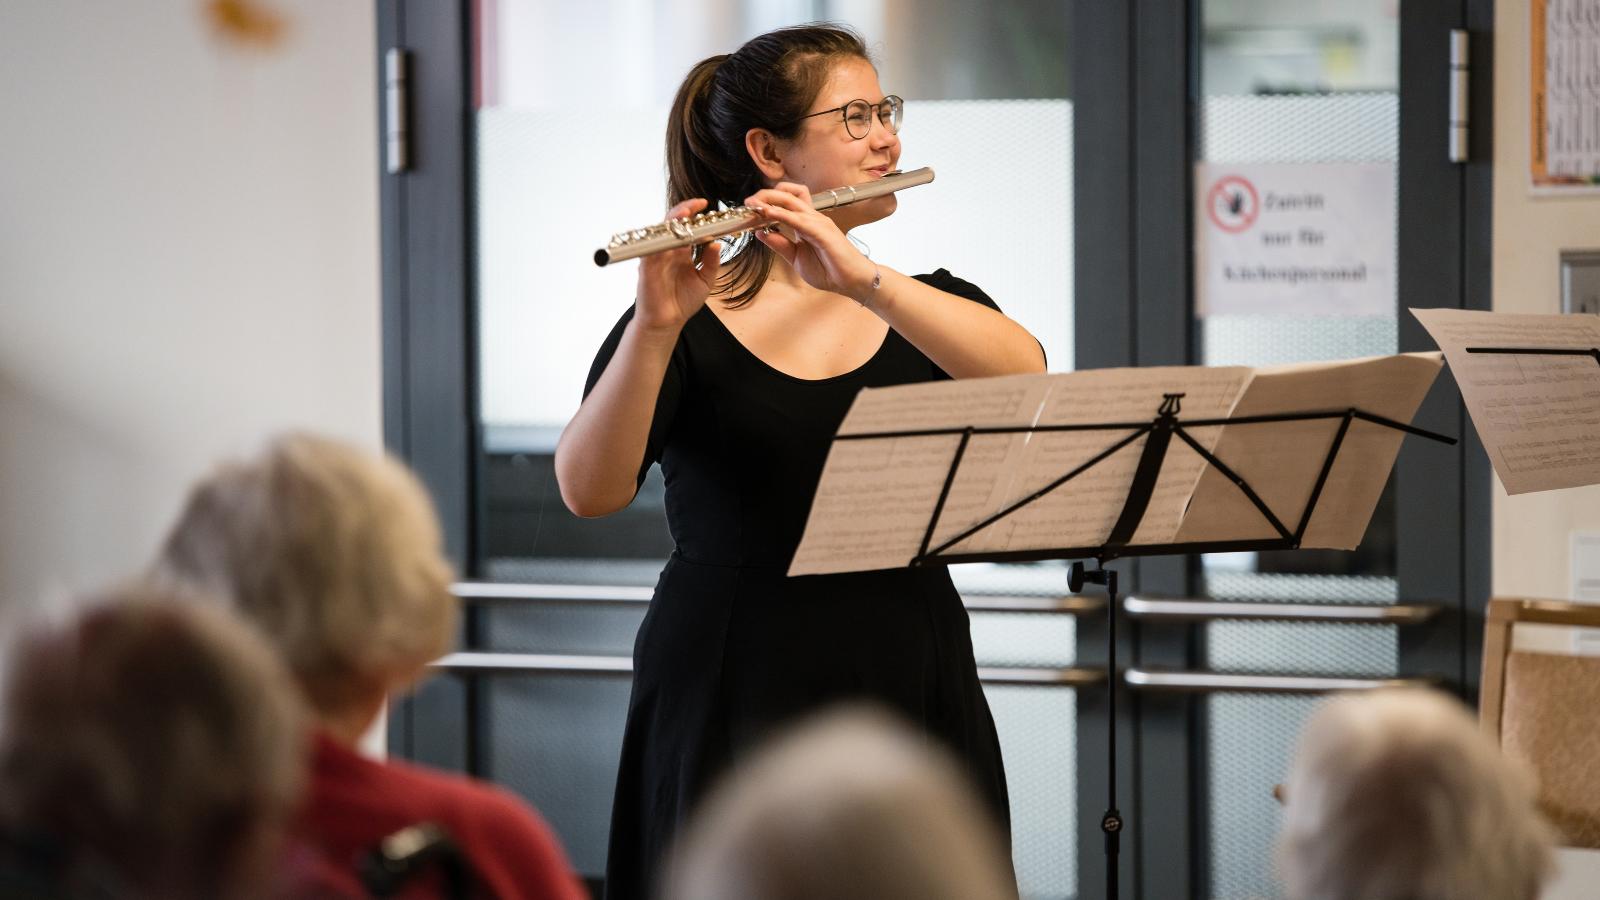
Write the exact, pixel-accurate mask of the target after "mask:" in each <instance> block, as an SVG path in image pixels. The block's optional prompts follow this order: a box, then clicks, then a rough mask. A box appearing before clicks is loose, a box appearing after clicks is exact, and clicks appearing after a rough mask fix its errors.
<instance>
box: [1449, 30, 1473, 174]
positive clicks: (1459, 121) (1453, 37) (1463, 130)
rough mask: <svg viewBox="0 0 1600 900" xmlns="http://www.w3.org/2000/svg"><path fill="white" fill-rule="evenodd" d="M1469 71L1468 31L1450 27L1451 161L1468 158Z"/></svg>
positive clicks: (1456, 161) (1455, 161)
mask: <svg viewBox="0 0 1600 900" xmlns="http://www.w3.org/2000/svg"><path fill="white" fill-rule="evenodd" d="M1471 78H1472V70H1471V68H1470V66H1469V65H1468V59H1467V31H1466V29H1465V28H1452V29H1450V161H1451V162H1453V163H1459V162H1466V161H1467V143H1468V137H1469V136H1470V134H1471V131H1470V129H1469V128H1468V125H1469V123H1470V119H1469V114H1468V110H1469V109H1470V108H1471V107H1470V103H1469V98H1470V96H1471V91H1470V90H1469V88H1470V87H1471Z"/></svg>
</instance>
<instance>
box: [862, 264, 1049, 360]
mask: <svg viewBox="0 0 1600 900" xmlns="http://www.w3.org/2000/svg"><path fill="white" fill-rule="evenodd" d="M879 273H880V277H881V280H880V283H879V285H878V288H877V290H875V291H871V292H870V294H869V295H868V296H865V297H863V298H861V299H863V300H865V301H866V304H867V306H868V307H869V308H871V309H872V311H873V312H875V313H877V314H878V316H879V317H880V318H882V319H883V320H884V321H885V322H888V323H889V327H891V328H893V329H894V330H895V331H897V332H899V333H900V336H901V337H904V338H905V339H906V340H908V341H910V342H911V343H912V345H913V346H915V347H916V348H917V349H918V350H921V351H922V353H923V354H924V355H925V356H927V357H928V358H929V359H931V360H933V363H934V365H937V366H938V367H939V368H941V369H943V370H944V371H946V372H948V373H949V374H950V377H952V378H979V377H983V376H986V375H1020V374H1030V373H1036V372H1043V371H1044V369H1045V361H1044V351H1043V350H1041V349H1040V347H1039V342H1038V341H1036V340H1034V337H1033V335H1031V334H1029V333H1028V330H1027V329H1026V328H1023V327H1022V326H1021V325H1018V324H1017V323H1016V322H1014V321H1012V320H1011V319H1009V318H1007V317H1006V316H1005V315H1004V314H1002V313H1000V312H997V311H996V310H994V309H991V308H989V307H987V306H984V305H983V304H981V303H974V302H972V301H971V300H968V299H966V298H965V297H958V296H956V295H954V294H949V293H946V292H944V291H941V290H939V289H938V288H935V287H930V286H928V285H926V284H923V283H922V282H920V281H918V280H917V279H915V278H911V277H909V276H906V275H902V274H900V273H899V272H896V271H893V270H891V269H887V268H881V267H880V269H879Z"/></svg>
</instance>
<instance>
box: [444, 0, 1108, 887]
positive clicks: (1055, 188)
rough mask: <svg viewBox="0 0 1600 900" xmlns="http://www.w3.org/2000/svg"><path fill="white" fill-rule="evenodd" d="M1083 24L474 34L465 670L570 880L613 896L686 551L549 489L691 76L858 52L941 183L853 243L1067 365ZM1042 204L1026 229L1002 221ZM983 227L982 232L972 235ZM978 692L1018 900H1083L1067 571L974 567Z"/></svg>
mask: <svg viewBox="0 0 1600 900" xmlns="http://www.w3.org/2000/svg"><path fill="white" fill-rule="evenodd" d="M1068 12H1069V10H1068V7H1067V6H1066V5H1065V4H1038V3H1031V2H1020V0H1002V2H999V3H992V4H987V5H985V6H981V7H979V6H974V5H972V4H968V3H962V2H956V0H941V2H934V3H928V4H921V5H919V6H918V7H917V8H916V10H915V14H914V15H913V14H911V12H910V11H909V10H908V9H906V8H905V7H902V6H900V5H897V4H892V3H885V2H861V0H853V2H788V3H771V2H754V0H751V2H728V0H704V2H691V3H680V4H674V5H672V6H670V7H666V6H651V5H649V4H644V5H641V4H638V3H634V2H598V3H587V4H569V3H556V2H549V0H481V2H478V3H475V4H473V5H472V8H471V15H472V20H471V35H472V40H473V47H474V53H473V56H472V58H471V60H470V66H471V71H472V72H473V84H472V90H473V97H474V101H473V104H472V107H471V109H470V128H471V147H472V150H471V157H470V168H471V177H470V195H471V204H470V208H469V211H468V217H469V225H470V228H471V232H472V235H473V247H474V250H475V253H474V254H473V258H472V260H471V265H472V273H473V278H472V299H471V302H472V303H473V311H474V316H475V320H476V347H477V359H476V364H477V375H476V384H477V386H478V405H477V410H476V425H477V428H478V429H479V434H480V441H481V448H480V449H481V452H480V456H479V461H478V471H479V472H480V490H479V493H478V496H477V497H476V503H477V504H478V506H477V516H478V528H479V533H478V540H477V542H476V545H477V554H476V558H475V559H474V560H473V570H474V576H475V577H474V579H473V583H471V584H467V585H464V586H463V588H462V593H463V595H464V596H465V597H467V598H468V600H469V602H470V603H472V604H473V605H474V607H475V609H476V610H477V612H476V613H475V616H474V628H473V630H472V634H471V635H470V637H471V640H472V647H471V649H472V650H474V651H477V652H478V653H481V654H489V655H488V656H476V657H471V658H468V657H457V658H456V659H455V662H454V664H453V666H451V668H453V671H454V672H455V674H456V677H457V678H459V679H463V680H470V681H471V682H472V687H471V694H472V696H473V698H475V699H474V701H473V705H474V707H475V710H476V712H475V713H474V716H475V719H474V722H473V724H472V727H473V728H474V729H476V740H475V743H476V746H477V748H478V749H477V752H476V753H475V754H474V758H473V759H472V760H471V764H472V765H473V766H474V767H475V769H476V771H477V772H478V774H481V775H483V776H486V777H490V778H494V779H496V780H498V781H500V782H502V783H504V784H506V785H507V786H510V787H512V788H513V789H515V790H518V791H519V792H521V793H523V794H524V795H525V796H527V797H528V798H529V799H530V800H531V801H532V802H533V803H534V804H535V805H536V806H538V807H539V808H540V809H541V810H542V811H544V812H545V814H546V815H547V816H548V817H549V818H550V820H551V822H552V824H553V825H554V827H555V828H556V829H557V830H558V831H559V832H560V834H561V837H562V839H563V840H564V842H565V843H566V845H567V847H568V848H569V850H570V851H571V853H572V856H573V859H574V861H575V863H576V864H577V865H578V866H579V868H580V869H581V870H582V871H583V872H585V873H587V874H589V875H598V874H599V873H600V872H602V871H603V870H604V863H605V851H606V835H607V825H608V817H609V811H610V802H611V792H612V784H613V778H614V776H615V772H616V766H617V758H618V750H619V748H620V745H621V735H622V722H623V717H624V714H625V712H626V706H627V696H628V690H629V681H628V677H627V675H628V673H627V663H628V660H629V657H630V654H631V649H632V645H633V638H634V632H635V631H636V630H637V627H638V624H639V622H640V620H641V619H642V617H643V614H644V612H645V610H646V608H647V602H648V598H649V596H650V588H651V586H652V585H653V584H654V583H655V580H656V576H657V573H658V572H659V571H660V568H661V565H662V563H663V561H664V560H665V558H666V556H667V555H668V554H669V553H670V552H671V550H672V547H673V545H672V539H671V535H670V534H669V533H668V531H667V528H666V523H665V519H664V515H663V499H664V485H663V483H662V480H661V476H660V470H659V469H654V470H652V472H651V474H650V476H649V478H648V479H647V481H646V482H645V485H644V487H643V489H642V490H641V491H640V493H639V495H638V496H637V497H636V498H635V500H634V501H633V503H632V504H631V505H630V506H629V507H628V508H627V509H626V510H624V511H622V512H619V513H617V514H614V515H612V516H609V517H606V518H604V519H599V520H583V519H579V518H576V517H575V516H573V515H572V514H571V513H569V512H568V511H567V509H566V508H565V507H564V505H563V503H562V501H561V498H560V495H559V491H558V488H557V485H556V481H555V477H554V470H553V452H554V449H555V444H556V440H557V438H558V436H559V435H560V432H561V429H562V428H563V426H564V425H565V424H566V422H567V420H568V418H570V416H571V415H572V414H573V412H574V411H575V410H576V409H577V407H578V403H579V400H580V397H581V393H582V387H583V381H584V377H585V375H586V374H587V373H588V370H589V365H590V361H591V360H592V358H593V355H594V353H595V351H596V349H597V348H598V347H599V346H600V343H601V341H602V339H603V338H604V337H605V335H606V333H607V332H608V331H609V330H610V329H611V327H612V325H613V323H615V321H616V320H617V317H618V316H619V315H620V314H621V313H622V312H623V310H625V309H626V308H627V306H628V304H629V303H630V302H631V298H632V296H633V289H634V279H635V278H636V264H632V263H625V264H620V265H615V266H610V267H607V268H603V269H601V268H597V267H596V266H595V265H594V264H593V263H592V262H591V257H592V255H593V252H594V249H595V248H596V247H597V246H600V245H602V244H603V243H604V241H605V240H606V239H607V238H608V237H609V236H610V235H611V234H612V233H614V232H617V231H620V230H623V229H625V228H631V227H635V226H640V225H644V224H647V223H650V222H653V221H658V220H659V219H660V218H661V216H662V214H663V211H664V209H665V206H666V204H665V201H664V197H665V184H664V178H663V171H664V159H663V152H662V135H663V132H664V129H665V123H666V118H667V110H668V106H669V104H670V103H671V100H672V96H673V94H674V92H675V90H676V88H677V85H678V84H679V82H680V81H681V79H682V78H683V76H684V74H685V73H686V72H687V71H688V69H689V68H690V66H691V65H693V64H694V63H695V62H697V61H698V60H700V59H702V58H704V57H706V56H710V55H712V54H715V53H725V52H730V51H732V50H733V49H735V48H737V47H738V46H739V44H741V43H742V42H743V41H744V40H746V39H747V38H749V37H751V36H754V35H756V34H759V33H761V32H764V31H767V30H769V29H772V28H776V27H781V26H785V25H791V24H798V23H803V22H808V21H813V20H818V19H829V20H833V21H838V22H842V23H844V24H847V25H850V26H851V27H853V28H855V29H856V30H858V31H859V32H860V33H861V34H862V35H863V37H865V39H866V41H867V43H868V45H869V46H870V47H871V48H872V51H873V53H874V55H875V57H876V62H877V65H878V68H879V72H880V80H881V82H882V83H883V85H884V86H885V89H886V90H888V91H891V92H894V93H898V94H900V95H902V96H903V97H905V98H906V101H907V103H906V112H905V124H904V126H903V128H902V129H901V132H900V136H901V139H902V141H903V144H904V148H905V150H904V155H903V156H902V159H901V164H902V167H904V168H907V169H910V168H917V167H921V166H931V167H933V168H934V169H935V170H936V171H937V173H938V178H937V180H936V181H935V182H934V183H933V184H931V185H928V186H925V187H920V188H917V189H916V190H914V191H910V192H907V193H905V194H903V195H902V196H901V200H900V206H899V211H898V212H897V213H896V215H895V216H894V217H892V218H891V219H889V220H886V221H884V222H881V223H877V224H874V225H872V226H869V227H866V228H863V229H860V230H859V231H858V232H853V235H854V236H857V237H859V238H860V239H861V241H862V242H863V243H864V244H865V245H866V246H867V247H868V249H869V252H870V254H871V255H872V257H873V258H875V259H879V260H884V261H887V262H889V263H890V264H892V265H894V266H895V267H896V268H898V269H900V270H902V271H905V272H908V273H910V272H931V271H933V270H934V269H936V268H939V267H947V268H949V269H950V270H951V271H952V272H953V273H955V274H957V275H958V276H960V277H962V278H965V279H967V280H969V281H972V282H973V283H975V284H978V285H981V286H982V287H983V288H984V290H985V291H987V292H988V293H989V294H990V295H991V296H993V297H995V298H996V300H997V302H999V303H1000V305H1001V306H1002V308H1003V309H1005V310H1006V311H1007V313H1009V314H1010V315H1011V316H1013V317H1014V318H1016V319H1017V320H1019V321H1020V322H1022V323H1023V324H1024V325H1026V326H1027V327H1028V328H1029V329H1030V330H1031V331H1032V332H1033V333H1034V334H1035V335H1037V336H1038V337H1039V339H1040V340H1041V341H1042V342H1043V344H1044V346H1045V349H1046V352H1047V354H1048V357H1049V361H1050V366H1051V368H1052V369H1053V370H1056V371H1061V370H1065V369H1070V368H1071V367H1072V364H1073V359H1072V357H1073V298H1072V286H1073V250H1072V248H1073V227H1074V218H1073V209H1074V203H1073V153H1072V148H1073V104H1072V96H1073V92H1072V85H1071V78H1070V66H1069V56H1068V50H1067V48H1068V47H1069V46H1070V23H1069V17H1068ZM1007 197H1013V198H1014V197H1026V198H1027V199H1028V204H1029V209H1030V213H1029V216H1028V217H1027V218H1028V224H1027V226H1026V227H1012V224H1011V223H1009V222H1006V223H1003V224H1002V225H1001V226H1000V227H987V226H982V225H980V224H978V223H982V222H986V221H994V220H995V218H996V213H997V207H1003V206H1004V201H1003V200H1000V201H999V202H997V198H1007ZM969 223H971V224H969ZM955 577H956V581H957V584H958V586H959V588H960V589H961V591H962V593H963V595H964V597H965V598H966V600H967V603H968V606H969V610H970V613H971V618H972V622H973V626H972V627H973V636H974V643H975V646H976V649H977V654H978V662H979V665H980V667H981V668H982V672H981V675H982V677H983V679H984V681H985V684H986V690H987V691H988V695H989V701H990V704H991V707H992V709H993V712H994V715H995V718H996V720H997V723H998V725H999V728H1000V731H1001V739H1002V743H1003V749H1004V755H1005V760H1006V766H1007V772H1008V777H1009V779H1010V783H1011V797H1012V804H1013V810H1012V814H1013V823H1014V845H1015V855H1016V865H1017V870H1018V875H1019V879H1020V883H1021V886H1022V889H1023V892H1024V895H1025V896H1027V897H1030V898H1041V900H1042V898H1065V897H1070V896H1073V895H1075V893H1076V891H1077V876H1076V859H1075V851H1076V841H1077V835H1076V830H1075V825H1076V823H1075V820H1074V817H1073V816H1071V815H1070V814H1063V811H1067V810H1072V809H1073V808H1074V806H1075V802H1076V801H1075V790H1076V779H1075V777H1074V768H1073V766H1071V765H1070V764H1064V763H1063V761H1064V760H1065V761H1070V760H1072V759H1073V758H1074V754H1075V702H1076V700H1075V695H1074V689H1073V687H1072V686H1071V683H1070V682H1071V680H1072V678H1073V677H1076V676H1075V675H1074V673H1075V670H1074V668H1073V665H1074V661H1075V655H1074V639H1075V614H1076V613H1077V612H1079V611H1081V609H1082V606H1081V604H1079V603H1077V602H1076V601H1074V600H1072V599H1069V598H1066V597H1064V596H1063V595H1064V594H1065V593H1066V590H1065V584H1066V579H1065V575H1064V574H1063V572H1062V568H1061V566H1060V565H1048V564H1041V565H1036V566H963V567H959V570H958V571H957V572H956V573H955Z"/></svg>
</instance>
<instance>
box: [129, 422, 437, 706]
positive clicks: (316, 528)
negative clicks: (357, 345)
mask: <svg viewBox="0 0 1600 900" xmlns="http://www.w3.org/2000/svg"><path fill="white" fill-rule="evenodd" d="M156 573H157V575H158V576H159V577H160V578H161V579H162V580H163V581H167V582H176V583H179V584H183V585H187V586H192V587H196V588H199V589H200V590H203V591H205V592H207V593H211V594H215V595H216V596H218V597H221V598H224V599H226V600H228V601H229V602H230V603H232V605H233V606H234V607H235V608H236V609H238V611H239V612H240V613H241V614H242V615H244V616H245V617H246V618H247V619H249V620H251V621H252V622H254V623H255V624H256V625H257V626H258V627H259V628H260V629H261V630H262V632H263V633H265V634H266V635H267V638H268V639H269V640H270V641H271V642H272V643H273V644H274V645H275V646H276V647H277V648H278V651H279V652H280V653H281V654H282V656H283V658H284V659H285V660H286V661H287V662H288V664H289V668H290V670H291V671H293V672H294V675H295V677H296V678H297V679H298V681H299V682H300V685H301V688H302V689H303V690H304V691H305V694H306V697H307V698H308V700H309V701H310V703H311V705H312V707H313V708H314V710H315V711H316V712H317V713H318V714H319V715H320V716H321V717H323V718H331V717H348V716H349V715H351V714H352V712H360V711H362V710H365V709H367V708H368V707H370V711H371V712H372V713H374V714H375V713H376V712H377V704H378V703H381V700H382V698H383V695H384V694H385V693H386V692H388V691H390V690H393V689H395V688H399V687H404V686H406V685H407V684H409V683H410V682H411V681H413V680H414V679H415V678H416V677H417V676H418V674H419V673H420V672H421V671H422V670H423V668H424V667H425V666H426V665H427V663H428V662H430V661H431V660H433V659H435V658H437V657H438V656H440V655H442V654H443V653H444V652H445V651H446V650H447V649H448V648H449V646H450V642H451V639H452V636H453V634H454V630H455V622H456V600H455V598H454V597H453V596H452V595H451V594H450V580H451V571H450V565H449V563H448V562H447V561H446V560H445V559H444V556H443V554H442V546H441V539H440V533H439V523H438V519H437V518H436V516H435V515H434V511H433V505H432V503H431V501H430V500H429V499H428V495H427V493H426V492H425V491H424V490H423V488H422V485H421V483H420V482H418V481H417V479H416V476H414V475H413V474H412V473H411V471H410V470H409V469H407V468H406V467H405V465H404V464H402V463H400V462H399V461H398V460H395V459H394V458H392V457H389V456H386V455H382V454H378V453H372V452H369V451H366V450H362V449H360V448H357V447H354V446H351V445H348V444H344V443H340V442H338V441H333V440H329V439H326V438H320V437H315V436H311V435H303V434H295V435H289V436H286V437H283V438H280V439H278V440H276V441H274V442H273V443H272V444H271V445H270V446H268V447H267V449H266V450H265V451H264V452H263V453H261V454H260V455H259V456H257V457H256V458H253V459H249V460H245V461H242V462H233V463H228V464H225V465H223V466H221V467H219V468H218V469H217V470H216V471H215V472H213V473H212V474H211V475H210V476H208V477H207V478H205V479H203V480H201V481H200V482H199V483H198V484H196V485H195V486H194V488H193V489H192V490H191V491H190V494H189V498H188V502H187V503H186V504H185V506H184V509H183V512H182V513H181V514H180V515H179V518H178V522H177V524H175V525H174V526H173V529H172V532H171V534H169V535H168V537H167V541H166V545H165V546H164V547H163V548H162V551H161V556H160V559H159V560H158V561H157V564H156Z"/></svg>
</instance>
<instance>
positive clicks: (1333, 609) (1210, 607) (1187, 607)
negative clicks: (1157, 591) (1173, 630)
mask: <svg viewBox="0 0 1600 900" xmlns="http://www.w3.org/2000/svg"><path fill="white" fill-rule="evenodd" d="M1122 609H1123V611H1124V612H1126V613H1127V614H1128V615H1130V616H1133V617H1134V618H1136V619H1168V620H1174V621H1212V620H1219V619H1225V620H1232V619H1277V620H1282V621H1291V622H1344V623H1351V624H1369V625H1420V624H1421V623H1423V622H1426V621H1428V620H1429V619H1432V618H1433V617H1434V616H1436V615H1438V614H1439V609H1440V608H1439V606H1437V605H1435V604H1431V603H1396V604H1393V605H1383V604H1362V603H1276V602H1262V603H1247V602H1240V601H1236V600H1197V599H1188V598H1185V599H1159V598H1154V597H1138V596H1133V597H1129V598H1127V599H1126V600H1124V601H1122Z"/></svg>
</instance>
